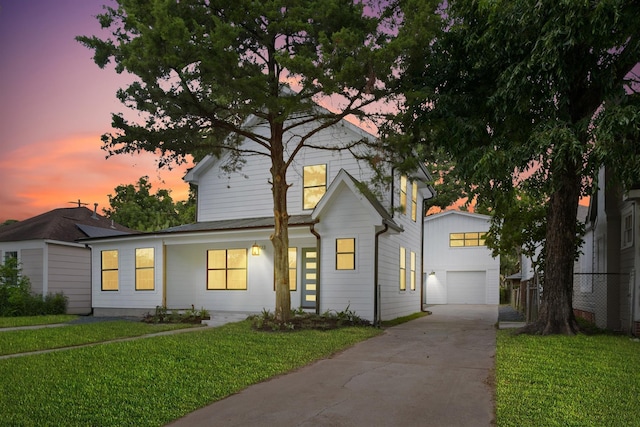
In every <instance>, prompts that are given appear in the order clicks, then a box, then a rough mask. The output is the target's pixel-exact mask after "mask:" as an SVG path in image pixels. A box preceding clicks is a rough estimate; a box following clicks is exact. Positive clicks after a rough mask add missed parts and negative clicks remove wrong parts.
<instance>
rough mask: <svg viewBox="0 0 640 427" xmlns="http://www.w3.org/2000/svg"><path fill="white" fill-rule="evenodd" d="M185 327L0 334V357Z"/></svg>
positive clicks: (108, 326) (102, 326) (88, 327)
mask: <svg viewBox="0 0 640 427" xmlns="http://www.w3.org/2000/svg"><path fill="white" fill-rule="evenodd" d="M191 326H193V325H189V324H184V323H181V324H153V325H152V324H146V323H142V322H129V321H126V320H114V321H108V322H98V323H91V324H83V325H69V326H60V327H55V328H40V329H27V330H21V331H4V332H0V356H4V355H7V354H16V353H26V352H30V351H36V350H49V349H54V348H61V347H72V346H77V345H82V344H91V343H97V342H102V341H109V340H115V339H119V338H128V337H138V336H141V335H147V334H154V333H157V332H163V331H170V330H174V329H183V328H188V327H191Z"/></svg>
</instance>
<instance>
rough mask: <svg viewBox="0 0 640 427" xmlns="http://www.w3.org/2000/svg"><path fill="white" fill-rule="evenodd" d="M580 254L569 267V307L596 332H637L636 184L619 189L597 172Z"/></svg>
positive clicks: (639, 203)
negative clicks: (571, 276)
mask: <svg viewBox="0 0 640 427" xmlns="http://www.w3.org/2000/svg"><path fill="white" fill-rule="evenodd" d="M599 182H600V183H604V184H603V185H602V188H599V189H598V190H597V192H596V193H595V194H594V195H593V196H592V197H591V201H590V206H589V213H588V215H587V217H586V223H585V226H586V234H585V237H584V244H583V247H582V255H581V257H580V259H578V260H577V262H576V264H575V268H574V273H575V274H574V288H573V308H574V312H575V314H576V315H577V316H580V317H584V318H586V319H587V320H590V321H592V322H594V323H595V324H596V325H597V326H599V327H601V328H606V329H611V330H619V331H624V332H626V333H631V334H634V335H639V334H640V278H639V277H638V270H639V269H640V251H639V250H638V243H639V242H640V222H639V221H638V218H639V216H640V186H634V187H632V188H631V189H629V190H622V189H620V188H618V187H617V186H614V185H612V184H611V182H612V181H611V180H609V179H608V176H607V171H606V170H605V169H602V170H601V171H600V172H599Z"/></svg>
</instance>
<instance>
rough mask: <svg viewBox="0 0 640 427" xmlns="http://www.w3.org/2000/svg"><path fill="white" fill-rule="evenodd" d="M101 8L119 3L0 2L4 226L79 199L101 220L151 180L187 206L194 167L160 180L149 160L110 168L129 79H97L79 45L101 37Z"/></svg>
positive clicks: (111, 74)
mask: <svg viewBox="0 0 640 427" xmlns="http://www.w3.org/2000/svg"><path fill="white" fill-rule="evenodd" d="M103 4H109V5H113V4H114V3H113V2H111V1H110V0H55V1H53V0H0V76H1V77H2V78H1V79H0V94H1V95H0V183H1V187H0V223H1V222H4V221H5V220H7V219H17V220H23V219H26V218H29V217H31V216H35V215H38V214H40V213H43V212H46V211H49V210H51V209H55V208H61V207H71V206H73V204H71V203H68V202H71V201H77V200H78V199H80V200H81V201H82V202H84V203H88V207H89V208H90V209H93V204H94V203H98V204H99V206H98V212H102V209H103V208H105V207H108V206H109V202H108V198H107V195H108V194H114V188H115V187H116V186H118V185H120V184H133V183H135V182H137V181H138V178H140V177H141V176H144V175H147V176H149V178H150V180H151V183H152V185H153V188H152V191H155V190H157V189H158V188H166V189H170V190H172V193H171V194H172V197H173V198H174V200H182V199H185V198H186V196H187V192H188V186H187V185H186V184H185V183H184V182H183V181H182V177H183V175H184V174H185V172H186V168H187V166H181V167H178V168H175V169H173V170H171V171H167V170H161V171H158V169H157V167H156V163H155V161H156V157H155V156H153V155H151V154H145V155H136V156H130V155H119V156H115V157H110V158H109V159H105V157H106V152H105V151H103V150H102V149H101V146H102V142H101V141H100V136H101V135H102V134H103V133H105V132H109V131H110V130H111V113H115V112H120V111H122V112H125V111H127V110H126V108H125V107H124V106H123V105H122V104H120V102H119V101H118V100H117V99H116V96H115V94H116V91H117V89H118V88H120V87H124V86H125V85H126V84H127V83H128V81H129V79H128V78H126V77H124V76H120V75H118V74H117V73H116V72H115V71H114V70H113V67H111V68H108V69H105V70H101V69H99V68H98V66H97V65H95V64H94V63H93V61H92V59H91V58H92V51H91V50H89V49H87V48H85V47H84V46H82V45H80V44H79V43H78V42H76V41H75V39H74V38H75V37H76V36H78V35H99V34H100V26H99V24H98V21H97V20H96V19H95V15H97V14H99V13H101V12H102V5H103ZM76 206H77V205H76Z"/></svg>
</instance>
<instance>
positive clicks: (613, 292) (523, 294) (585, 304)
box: [511, 273, 629, 329]
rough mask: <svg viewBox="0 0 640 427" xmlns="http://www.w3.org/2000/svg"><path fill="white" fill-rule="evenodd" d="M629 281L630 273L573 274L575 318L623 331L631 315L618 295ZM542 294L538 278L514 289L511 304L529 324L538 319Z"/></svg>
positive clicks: (520, 284)
mask: <svg viewBox="0 0 640 427" xmlns="http://www.w3.org/2000/svg"><path fill="white" fill-rule="evenodd" d="M628 282H629V274H620V273H574V275H573V310H574V313H575V315H576V316H578V317H581V318H583V319H585V320H587V321H588V322H590V323H593V324H595V325H596V326H597V327H599V328H602V329H620V328H621V322H622V323H623V322H624V318H625V315H627V316H628V313H626V312H625V310H624V307H625V305H624V304H621V302H620V301H621V299H620V296H619V295H620V292H622V290H621V288H624V287H625V286H626V283H628ZM542 291H543V286H542V278H541V277H539V276H538V275H536V276H534V278H533V279H531V280H528V281H523V282H520V283H518V284H517V285H516V284H514V286H513V287H512V288H511V305H512V306H513V307H514V308H515V309H517V310H518V311H520V312H522V313H524V315H525V318H526V321H527V322H535V321H536V320H537V319H538V312H539V308H540V300H541V297H542Z"/></svg>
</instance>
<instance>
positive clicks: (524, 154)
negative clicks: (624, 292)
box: [395, 0, 640, 334]
mask: <svg viewBox="0 0 640 427" xmlns="http://www.w3.org/2000/svg"><path fill="white" fill-rule="evenodd" d="M398 5H399V6H400V7H402V8H403V10H404V11H405V14H404V19H405V23H404V24H405V25H404V27H403V30H402V32H401V35H400V37H401V38H402V39H403V40H405V43H406V45H405V47H406V51H405V55H404V57H403V67H402V71H403V79H402V81H401V82H402V89H401V90H402V91H403V92H404V93H405V95H406V102H405V105H404V110H403V114H402V115H401V116H400V117H399V119H398V121H397V122H396V128H395V130H396V131H397V130H400V131H401V132H403V133H404V135H405V136H404V139H405V140H404V143H405V144H407V143H411V144H419V145H423V146H424V147H425V148H423V149H422V150H421V151H422V152H428V151H429V150H430V149H432V148H433V147H439V148H442V149H444V150H446V152H447V153H448V155H449V156H450V157H451V158H452V159H454V160H455V164H456V169H457V173H459V174H460V175H461V176H462V177H463V178H464V181H465V182H466V183H467V184H469V191H471V192H472V193H473V194H475V195H476V197H478V200H479V203H480V204H482V205H485V206H488V207H490V208H491V209H492V213H493V214H494V215H495V218H496V219H497V220H499V221H500V220H507V219H509V218H510V219H511V224H512V225H513V224H514V221H515V224H517V221H518V219H519V218H521V217H520V216H519V214H518V209H520V208H524V209H525V211H523V212H526V213H524V214H523V215H526V216H527V217H530V218H531V221H532V222H531V223H530V224H528V227H529V231H530V233H531V236H532V238H534V237H535V236H536V235H538V233H539V231H540V229H542V230H544V239H543V240H544V253H545V258H544V260H545V261H544V267H543V270H544V292H543V296H542V306H541V310H540V316H539V320H538V321H537V322H536V323H534V324H532V325H529V326H528V329H527V331H528V332H532V333H541V334H554V333H564V334H573V333H575V332H576V331H577V325H576V322H575V319H574V316H573V311H572V283H573V281H572V273H573V261H574V256H575V253H576V251H577V242H578V241H579V239H578V237H579V229H578V227H577V225H576V214H577V206H578V201H579V198H580V196H581V195H588V194H589V189H590V186H591V185H592V183H593V177H594V176H596V174H595V171H596V170H597V169H598V168H599V167H601V166H603V165H606V166H607V167H609V168H611V169H612V170H614V171H615V172H616V175H617V176H618V177H619V178H620V179H621V180H623V181H624V182H623V183H626V184H628V183H629V182H632V181H633V180H634V179H638V178H639V176H640V173H639V172H640V171H639V169H640V166H639V165H640V159H639V156H638V153H639V148H638V147H639V144H638V134H639V129H640V110H639V105H640V102H638V101H639V100H638V95H637V93H636V92H635V90H636V89H637V87H636V86H634V85H635V83H637V82H636V81H634V79H636V78H637V75H636V74H634V73H633V72H632V70H633V69H634V67H635V66H636V64H637V63H638V62H639V61H640V19H638V16H640V2H637V1H631V0H602V1H594V0H589V1H587V0H584V1H582V0H581V1H557V0H493V1H489V0H485V1H482V0H481V1H478V0H449V1H448V2H443V3H442V4H441V5H440V6H434V5H430V4H428V3H425V2H421V1H417V0H416V1H414V0H406V1H405V0H400V1H399V3H398ZM433 20H439V21H440V32H439V34H437V36H436V37H431V36H430V35H426V37H422V36H421V32H420V27H421V26H422V25H424V23H425V22H432V21H433ZM523 197H524V198H523ZM533 203H538V204H540V205H541V206H542V208H543V212H544V219H543V221H542V222H540V221H539V218H540V215H539V210H538V209H532V207H533V206H532V205H533ZM536 222H537V224H536ZM540 227H542V228H540ZM504 232H506V233H507V234H508V235H509V236H511V237H510V238H514V237H515V240H516V241H517V240H518V239H523V238H524V237H526V235H525V234H524V233H523V234H521V235H519V236H518V235H517V234H518V232H516V230H515V229H511V230H505V231H504ZM497 237H498V238H499V237H500V236H497ZM497 244H499V243H497Z"/></svg>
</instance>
